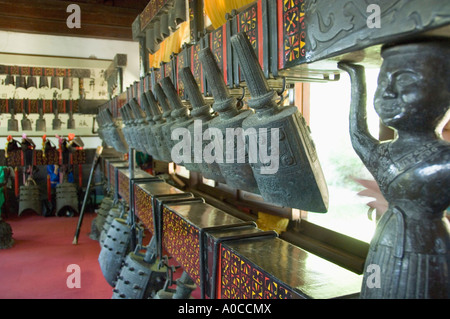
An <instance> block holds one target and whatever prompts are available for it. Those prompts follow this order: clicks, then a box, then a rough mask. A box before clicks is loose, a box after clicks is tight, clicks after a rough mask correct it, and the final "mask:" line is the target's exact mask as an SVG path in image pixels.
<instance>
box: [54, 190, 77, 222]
mask: <svg viewBox="0 0 450 319" xmlns="http://www.w3.org/2000/svg"><path fill="white" fill-rule="evenodd" d="M77 212H78V193H77V185H75V184H74V183H69V182H63V183H62V184H59V185H57V186H56V216H73V215H74V214H75V213H77Z"/></svg>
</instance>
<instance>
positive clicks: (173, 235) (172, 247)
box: [163, 207, 200, 285]
mask: <svg viewBox="0 0 450 319" xmlns="http://www.w3.org/2000/svg"><path fill="white" fill-rule="evenodd" d="M163 224H164V226H163V245H164V247H165V248H166V250H167V251H168V252H169V254H170V255H172V256H176V260H177V261H178V263H179V264H180V265H181V266H182V267H183V269H184V270H185V271H186V272H187V273H188V274H189V276H190V277H191V278H192V280H194V282H195V283H196V284H197V285H200V256H199V250H200V244H199V231H198V229H196V228H195V227H193V226H192V225H190V224H189V223H187V222H186V221H185V220H184V219H183V218H181V217H180V216H178V215H177V214H176V213H174V212H172V211H171V210H170V209H168V208H166V207H164V211H163Z"/></svg>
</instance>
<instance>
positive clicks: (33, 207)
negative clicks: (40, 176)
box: [18, 179, 42, 216]
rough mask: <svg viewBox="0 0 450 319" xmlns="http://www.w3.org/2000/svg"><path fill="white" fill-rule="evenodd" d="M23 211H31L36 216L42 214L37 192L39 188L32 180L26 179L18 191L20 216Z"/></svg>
mask: <svg viewBox="0 0 450 319" xmlns="http://www.w3.org/2000/svg"><path fill="white" fill-rule="evenodd" d="M25 211H33V212H35V213H36V214H38V215H41V214H42V203H41V197H40V192H39V186H38V185H37V184H36V182H35V181H34V180H33V179H28V180H27V183H25V185H22V186H20V189H19V211H18V215H19V216H20V215H22V213H24V212H25Z"/></svg>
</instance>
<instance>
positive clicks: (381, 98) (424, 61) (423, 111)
mask: <svg viewBox="0 0 450 319" xmlns="http://www.w3.org/2000/svg"><path fill="white" fill-rule="evenodd" d="M438 68H439V65H438V63H436V61H435V59H432V58H430V57H428V58H427V56H425V57H424V56H422V57H420V56H419V55H417V54H414V53H412V54H409V53H406V54H394V55H389V56H387V57H386V58H385V60H384V61H383V64H382V66H381V69H380V74H379V77H378V87H377V90H376V92H375V99H374V104H375V110H376V112H377V113H378V115H379V116H380V118H381V119H382V121H383V123H384V124H385V125H388V126H391V127H394V128H396V129H408V130H427V129H433V128H434V126H435V125H436V124H437V123H436V121H438V120H439V119H437V117H439V116H440V115H439V114H440V113H442V109H448V106H449V105H450V103H449V102H450V100H449V97H450V94H449V92H448V85H447V79H442V78H441V76H439V74H442V72H440V70H438ZM444 114H445V112H444Z"/></svg>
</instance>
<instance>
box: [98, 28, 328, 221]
mask: <svg viewBox="0 0 450 319" xmlns="http://www.w3.org/2000/svg"><path fill="white" fill-rule="evenodd" d="M231 44H232V46H233V48H234V50H235V52H236V56H237V59H238V61H239V63H240V66H241V73H242V75H243V76H244V78H245V80H246V83H247V88H248V90H249V92H250V99H249V100H248V101H247V103H248V106H249V107H250V109H239V108H238V107H237V100H236V98H234V97H233V96H232V95H231V94H230V92H229V90H228V87H227V85H226V83H225V81H224V80H223V76H222V72H221V70H220V68H219V66H218V64H217V62H216V60H215V58H214V55H213V53H212V52H211V50H210V48H205V49H203V50H201V51H200V53H199V59H200V62H201V64H202V67H203V72H204V74H205V76H206V79H207V81H208V85H209V87H210V90H211V93H212V96H213V98H214V103H213V105H212V109H213V110H214V112H215V113H211V106H210V105H208V104H207V103H206V102H205V99H204V98H203V95H202V93H201V92H200V90H199V87H198V84H197V82H196V81H195V79H194V77H193V75H192V72H191V70H190V69H189V67H188V68H184V69H181V70H179V71H178V72H179V73H178V74H179V76H180V78H181V80H182V81H183V83H184V87H185V91H186V92H187V94H188V97H189V102H190V103H191V105H192V111H191V112H190V114H189V110H188V108H187V107H186V106H185V105H184V104H183V103H182V101H181V99H180V97H179V95H178V94H177V92H176V90H175V87H174V85H173V83H172V81H171V79H170V78H169V77H166V78H164V79H162V80H161V82H160V84H156V85H155V87H154V89H153V91H154V94H155V95H153V93H152V92H151V91H147V92H145V93H144V94H142V95H141V98H140V100H141V103H140V105H139V103H138V101H137V99H136V98H133V99H131V100H130V101H129V102H128V103H126V104H125V105H124V106H123V107H122V108H121V109H120V113H121V116H122V121H123V123H122V124H123V128H122V125H120V124H116V123H114V121H113V120H112V117H110V118H109V119H108V121H109V122H110V123H114V124H111V125H112V126H114V132H115V134H117V135H118V133H117V132H118V131H120V137H121V138H123V139H125V142H123V143H124V144H125V143H126V144H127V145H128V146H129V147H131V148H134V149H136V150H138V151H141V152H144V153H147V154H150V155H151V156H152V157H153V158H154V159H156V160H161V161H165V162H171V161H172V157H171V150H172V148H173V146H174V145H175V143H174V142H173V141H172V139H171V132H172V131H173V129H175V128H180V127H184V128H188V129H189V131H190V132H191V140H192V141H194V138H195V136H193V125H194V124H193V121H194V120H201V121H202V123H203V132H204V130H206V128H217V129H219V130H220V131H221V132H222V134H223V136H224V137H225V136H226V129H227V128H242V129H243V130H247V129H249V128H254V129H256V130H258V129H261V128H266V129H267V130H268V132H267V139H266V140H267V141H266V145H267V146H269V145H268V144H269V140H271V128H275V129H278V131H279V169H278V171H277V172H276V173H275V174H262V168H264V165H265V163H263V162H261V161H260V160H259V159H258V161H257V162H256V163H249V161H245V162H244V163H226V158H223V160H222V163H212V164H208V163H205V161H202V163H199V164H197V163H194V158H195V154H194V152H192V154H191V163H185V164H181V165H185V167H186V169H188V170H190V171H194V172H200V173H202V175H203V176H204V177H205V178H208V179H212V180H215V181H218V182H222V183H226V184H227V185H228V186H230V187H231V188H235V189H240V190H244V191H248V192H251V193H254V194H260V195H261V196H262V198H263V199H264V200H265V201H267V202H269V203H272V204H275V205H279V206H284V207H291V208H298V209H302V210H306V211H311V212H326V211H327V210H328V189H327V185H326V181H325V178H324V176H323V172H322V169H321V165H320V163H319V160H318V157H317V153H316V149H315V146H314V143H313V140H312V138H311V134H310V130H309V127H308V126H307V124H306V122H305V119H304V118H303V117H302V115H301V114H300V113H299V111H298V109H297V107H295V106H291V105H290V106H283V105H280V104H279V103H278V101H277V99H278V94H277V92H275V91H274V90H273V89H271V88H270V87H269V84H268V82H267V80H266V78H265V77H264V73H263V71H262V69H261V66H260V64H259V61H258V58H257V56H256V54H255V51H254V49H253V47H252V45H251V44H250V41H249V40H248V37H247V35H246V34H245V33H239V34H237V35H235V36H233V37H232V38H231ZM155 96H156V97H155ZM158 103H159V105H160V106H161V108H162V111H161V109H160V108H159V106H158ZM109 114H110V113H109ZM99 125H100V127H101V126H102V125H104V124H102V123H101V121H100V122H99ZM101 130H102V129H99V131H101ZM104 131H106V128H105V129H104ZM104 131H103V132H104ZM203 132H202V133H203ZM101 137H102V138H104V139H105V142H106V143H107V144H108V145H114V144H111V143H113V142H115V141H116V140H114V139H113V140H111V137H108V136H105V135H103V136H101ZM258 139H259V137H258ZM208 142H209V141H205V140H204V143H208ZM260 142H261V141H260V140H259V141H258V145H261V143H260ZM235 144H236V143H235ZM204 146H205V145H203V147H204ZM275 147H276V146H275ZM268 148H269V149H270V148H271V146H270V147H268ZM116 149H117V148H116ZM117 150H119V149H117ZM123 150H125V149H123ZM234 151H235V154H234V158H235V159H236V158H237V151H238V150H237V148H236V147H235V150H234ZM272 151H273V149H272V150H271V152H272ZM245 155H246V158H248V150H246V154H245Z"/></svg>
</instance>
